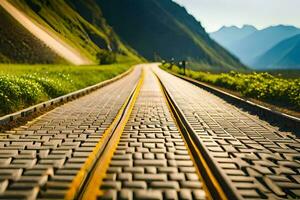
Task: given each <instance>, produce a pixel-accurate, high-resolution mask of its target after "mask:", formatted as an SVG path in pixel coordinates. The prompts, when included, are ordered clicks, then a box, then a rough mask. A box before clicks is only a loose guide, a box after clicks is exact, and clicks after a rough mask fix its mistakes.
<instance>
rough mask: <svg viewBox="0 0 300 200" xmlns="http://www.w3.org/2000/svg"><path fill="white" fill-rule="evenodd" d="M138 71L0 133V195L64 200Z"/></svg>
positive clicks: (135, 79) (131, 87) (126, 96)
mask: <svg viewBox="0 0 300 200" xmlns="http://www.w3.org/2000/svg"><path fill="white" fill-rule="evenodd" d="M140 71H141V70H140V68H137V69H135V70H134V72H133V73H131V74H130V75H129V76H126V77H125V78H123V79H121V80H119V81H117V82H115V83H112V84H110V85H108V86H105V87H104V88H101V89H99V90H97V91H95V92H93V93H91V94H89V95H87V96H84V97H82V98H80V99H77V100H74V101H72V102H69V103H67V104H65V105H63V106H60V107H58V108H56V109H54V110H52V111H51V112H49V113H47V114H45V115H43V116H41V117H39V118H38V119H36V120H34V121H32V122H29V123H28V124H27V125H25V126H22V127H19V128H16V129H14V130H12V131H8V132H6V133H1V134H0V199H36V198H40V199H43V198H45V199H48V198H54V199H63V197H64V195H65V194H66V192H67V190H68V189H69V186H70V183H71V182H72V180H73V178H74V177H75V176H76V174H77V172H78V170H79V169H80V168H81V166H82V165H83V163H84V162H85V161H86V158H87V157H88V155H89V154H90V153H91V152H92V150H93V148H94V147H95V145H96V144H97V142H98V141H99V139H100V138H101V136H102V134H103V132H104V130H105V129H106V128H107V127H108V126H109V125H110V124H111V122H112V121H113V120H114V118H115V116H116V114H117V112H118V111H119V109H120V108H121V106H122V104H123V103H124V102H125V100H126V99H127V98H128V96H129V95H130V93H131V91H132V90H133V89H134V86H135V84H136V83H137V81H138V79H139V75H140Z"/></svg>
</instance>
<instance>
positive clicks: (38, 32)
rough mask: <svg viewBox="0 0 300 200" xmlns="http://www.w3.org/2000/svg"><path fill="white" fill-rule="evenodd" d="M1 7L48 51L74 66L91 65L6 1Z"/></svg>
mask: <svg viewBox="0 0 300 200" xmlns="http://www.w3.org/2000/svg"><path fill="white" fill-rule="evenodd" d="M0 6H2V7H3V8H4V9H5V10H6V11H7V12H8V13H9V14H10V15H11V16H12V17H13V18H14V19H15V20H17V21H18V22H19V23H20V24H21V25H22V26H24V27H25V28H26V29H27V30H28V31H29V32H30V33H32V34H33V35H34V36H35V37H37V38H38V39H40V40H41V41H42V42H43V43H45V44H46V45H47V46H48V47H49V48H50V49H52V50H53V51H54V52H56V53H57V54H58V55H60V56H61V57H63V58H64V59H65V60H67V61H68V62H70V63H72V64H75V65H88V64H93V63H92V62H91V61H90V60H89V59H87V58H86V57H84V56H82V55H81V54H80V52H79V51H77V50H75V49H74V48H73V47H71V46H70V45H68V44H67V43H66V42H64V41H62V40H61V39H60V38H58V37H54V36H53V33H50V31H49V30H46V29H45V28H42V26H40V25H39V24H38V23H36V22H35V21H34V20H32V19H31V18H29V17H28V16H27V15H26V14H25V13H23V12H22V11H20V10H18V9H17V8H16V7H14V6H13V5H12V4H11V3H9V2H8V1H7V0H1V1H0Z"/></svg>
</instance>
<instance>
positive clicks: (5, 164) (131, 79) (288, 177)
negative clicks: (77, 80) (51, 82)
mask: <svg viewBox="0 0 300 200" xmlns="http://www.w3.org/2000/svg"><path fill="white" fill-rule="evenodd" d="M299 142H300V140H299V139H298V138H297V137H296V136H295V133H290V132H282V131H280V130H279V127H273V126H271V125H269V124H268V123H267V122H265V121H262V120H260V119H259V118H258V117H256V116H254V115H251V114H249V113H247V112H245V111H243V110H241V109H239V108H237V107H235V106H233V105H230V104H229V103H227V102H226V101H224V100H223V99H221V98H219V97H217V96H215V95H213V94H211V93H209V92H207V91H205V90H203V89H200V88H198V87H196V86H194V85H192V84H190V83H188V82H185V81H183V80H181V79H179V78H177V77H175V76H173V75H170V74H168V73H167V72H164V71H163V70H161V69H159V68H158V67H157V64H147V65H146V64H145V65H140V66H137V67H136V68H135V70H134V71H133V72H132V73H131V74H130V75H128V76H126V77H124V78H122V79H121V80H118V81H116V82H114V83H112V84H110V85H108V86H105V87H103V88H101V89H99V90H97V91H95V92H93V93H91V94H89V95H87V96H84V97H81V98H79V99H77V100H74V101H72V102H69V103H66V104H64V105H62V106H60V107H57V108H56V109H54V110H52V111H50V112H48V113H46V114H44V115H42V116H40V117H39V118H37V119H35V120H33V121H30V122H28V123H27V124H26V125H24V126H21V127H18V128H15V129H13V130H10V131H7V132H5V133H2V134H0V199H297V198H300V171H299V169H300V163H299V158H300V156H299V151H300V144H299Z"/></svg>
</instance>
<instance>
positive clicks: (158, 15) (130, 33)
mask: <svg viewBox="0 0 300 200" xmlns="http://www.w3.org/2000/svg"><path fill="white" fill-rule="evenodd" d="M95 1H96V2H97V3H98V5H100V7H101V10H102V12H103V16H104V17H105V18H106V20H107V22H108V24H110V25H111V26H112V27H113V29H114V30H115V32H116V33H117V34H118V35H119V37H120V38H121V39H122V41H124V42H125V43H126V44H128V45H129V46H131V47H132V48H133V49H135V50H136V51H137V52H138V53H139V54H140V55H142V56H144V57H145V58H147V59H149V60H154V59H155V58H157V57H160V58H162V59H166V60H169V59H171V58H175V59H176V60H183V59H186V60H188V61H189V66H191V67H192V68H193V69H210V70H222V71H224V70H231V69H245V66H243V65H242V64H241V63H240V62H239V60H238V59H237V58H235V57H234V56H232V55H231V54H230V53H229V52H228V51H226V50H225V49H224V48H223V47H221V46H220V45H219V44H217V43H216V42H215V41H213V40H212V39H210V37H209V35H208V34H207V33H206V32H205V30H204V28H203V27H202V26H201V24H200V22H198V21H197V20H196V19H195V18H194V17H193V16H191V15H190V14H188V13H187V11H186V9H185V8H183V7H181V6H179V5H178V4H176V3H174V2H173V1H172V0H109V1H107V0H95Z"/></svg>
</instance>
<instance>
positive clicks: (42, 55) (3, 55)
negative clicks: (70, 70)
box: [0, 7, 66, 64]
mask: <svg viewBox="0 0 300 200" xmlns="http://www.w3.org/2000/svg"><path fill="white" fill-rule="evenodd" d="M0 36H1V37H0V62H1V63H28V64H30V63H45V64H46V63H49V64H50V63H66V61H64V60H63V59H62V58H60V57H59V56H58V55H57V54H55V53H54V52H53V51H52V50H51V49H49V48H48V47H47V46H45V45H44V43H42V42H41V41H40V40H38V39H37V38H35V37H34V36H32V35H31V33H29V32H28V31H27V30H26V29H25V28H23V26H22V25H20V24H19V23H18V22H17V21H16V20H15V19H14V18H12V17H11V16H10V15H9V14H8V13H7V12H6V11H5V10H4V9H3V8H2V7H0Z"/></svg>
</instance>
